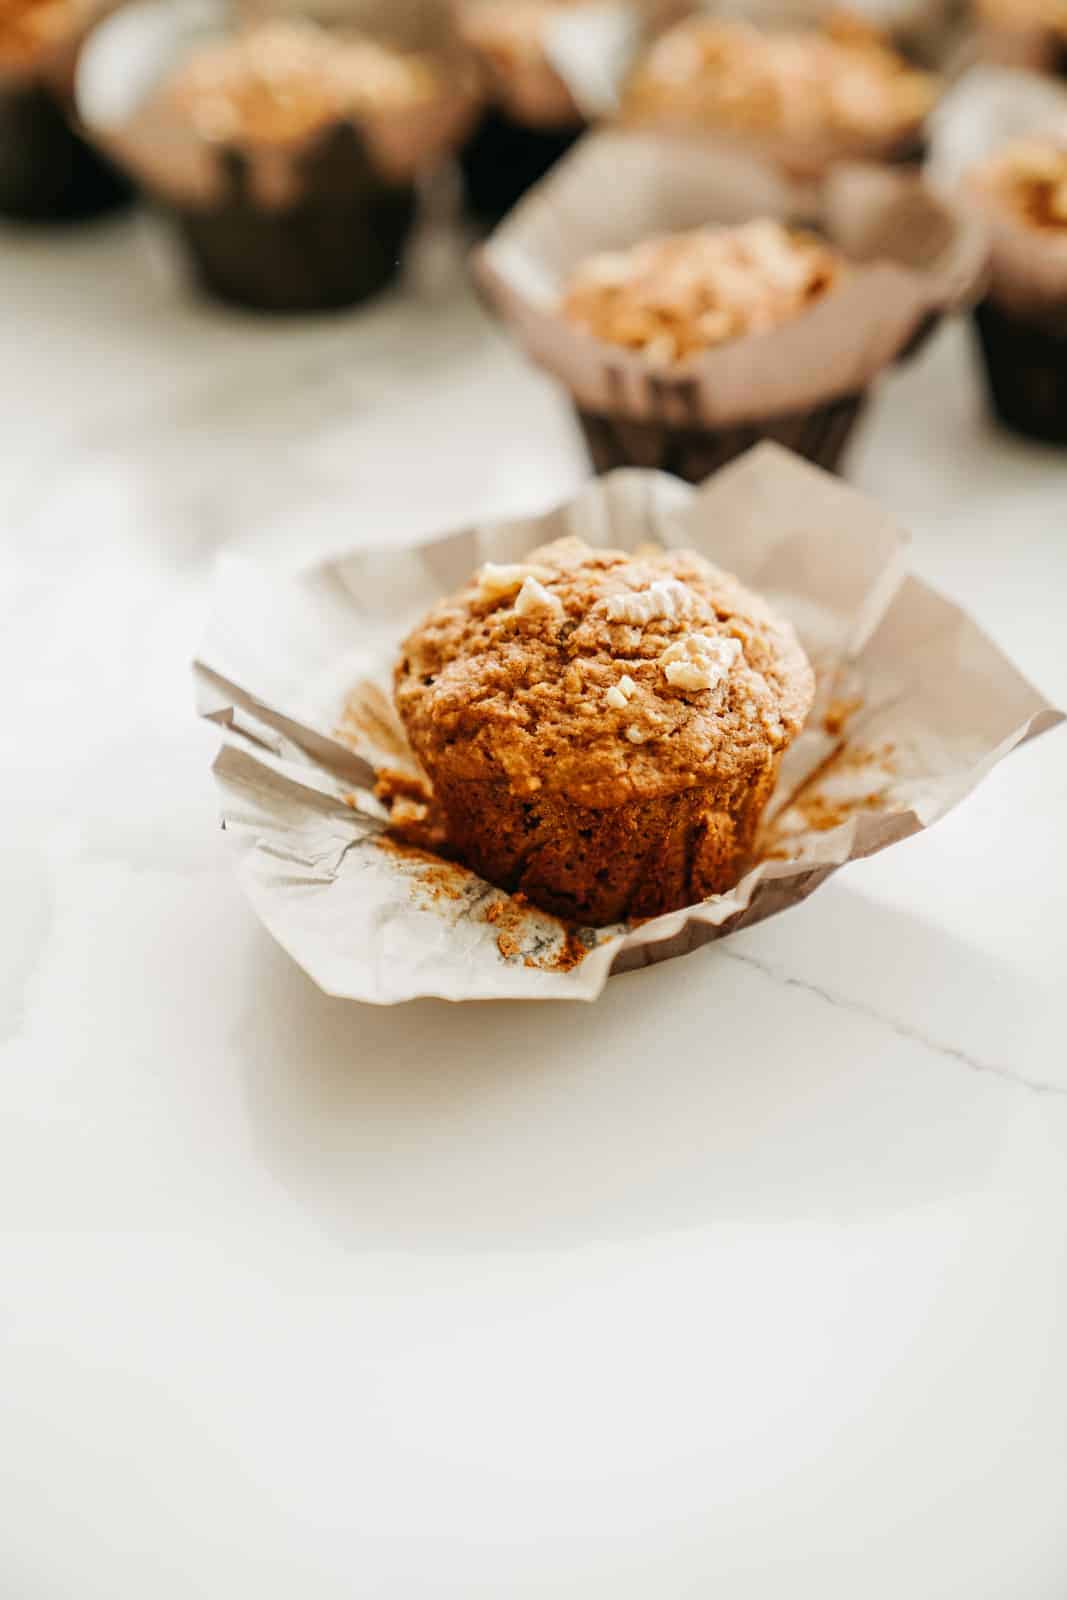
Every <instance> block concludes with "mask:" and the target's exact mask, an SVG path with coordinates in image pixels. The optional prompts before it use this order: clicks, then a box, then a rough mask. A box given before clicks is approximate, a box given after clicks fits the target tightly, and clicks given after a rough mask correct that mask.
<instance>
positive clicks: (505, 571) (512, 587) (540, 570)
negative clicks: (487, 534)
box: [478, 561, 555, 600]
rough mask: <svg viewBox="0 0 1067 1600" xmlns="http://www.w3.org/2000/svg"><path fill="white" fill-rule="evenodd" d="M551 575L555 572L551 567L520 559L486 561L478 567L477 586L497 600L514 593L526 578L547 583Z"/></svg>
mask: <svg viewBox="0 0 1067 1600" xmlns="http://www.w3.org/2000/svg"><path fill="white" fill-rule="evenodd" d="M553 577H555V573H554V572H553V571H552V569H551V567H539V566H532V565H530V564H529V563H527V562H522V561H515V562H505V563H502V564H498V563H497V562H495V561H487V562H486V563H485V565H484V566H483V567H480V568H479V569H478V587H479V589H481V591H482V593H483V594H484V595H485V596H487V597H488V598H489V599H491V600H499V599H503V598H504V597H505V596H507V595H512V594H515V593H516V592H517V591H518V590H519V589H521V588H522V586H523V584H524V583H525V582H526V579H527V578H537V579H538V581H539V582H541V583H547V582H548V581H549V580H550V579H551V578H553Z"/></svg>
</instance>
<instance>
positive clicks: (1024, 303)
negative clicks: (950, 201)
mask: <svg viewBox="0 0 1067 1600" xmlns="http://www.w3.org/2000/svg"><path fill="white" fill-rule="evenodd" d="M936 135H937V137H936V139H935V147H934V162H933V170H934V174H935V177H936V181H937V182H938V183H939V185H940V186H941V187H942V188H944V189H945V190H946V191H950V192H955V193H957V194H958V195H959V196H960V197H961V201H962V203H963V204H964V205H966V206H968V207H970V208H971V209H972V210H973V212H974V214H975V216H977V217H978V218H980V219H981V220H982V222H983V225H984V226H985V227H986V228H987V229H988V232H989V240H990V261H989V273H988V288H989V292H988V295H987V297H986V298H985V299H984V300H983V301H982V302H981V304H980V305H979V306H978V307H977V308H976V310H975V313H974V326H975V332H976V335H977V339H978V346H979V350H980V352H981V355H982V359H983V362H984V366H985V371H986V377H987V382H988V390H989V397H990V401H991V403H992V407H993V410H994V412H995V414H996V416H997V417H998V418H999V419H1000V420H1001V421H1002V422H1003V423H1004V424H1005V425H1006V426H1007V427H1010V428H1012V429H1014V430H1015V431H1016V432H1018V433H1021V434H1025V435H1027V436H1028V437H1030V438H1033V439H1040V440H1043V441H1045V442H1047V443H1052V444H1060V445H1062V444H1067V228H1061V229H1046V228H1037V227H1033V226H1031V225H1030V223H1029V222H1027V221H1026V220H1025V219H1024V218H1022V217H1021V216H1017V215H1016V214H1015V213H1014V211H1013V210H1012V209H1011V207H1010V206H1009V205H1008V204H1007V203H1006V202H1005V201H1004V200H1003V199H1001V198H999V197H998V196H997V195H996V194H995V193H993V192H991V191H990V190H989V189H988V188H987V187H986V185H985V184H984V183H983V182H982V179H981V171H982V168H983V165H984V163H985V162H986V161H987V160H988V159H989V158H990V157H992V156H994V155H995V154H996V152H997V151H998V150H1000V149H1002V148H1003V147H1004V146H1005V145H1006V144H1008V143H1009V142H1011V141H1013V140H1016V139H1019V138H1042V137H1044V136H1046V135H1047V136H1051V137H1053V138H1055V139H1056V140H1057V141H1058V142H1060V143H1062V142H1063V141H1064V140H1065V139H1067V91H1065V89H1064V88H1063V86H1061V85H1059V84H1056V83H1053V82H1052V81H1051V80H1049V79H1046V78H1040V77H1036V76H1035V75H1034V74H1033V73H1030V72H1018V71H1009V70H1006V69H1000V68H994V67H978V68H975V69H974V70H972V71H971V72H970V73H968V74H967V75H966V77H964V78H962V79H961V80H960V82H959V84H957V85H956V87H955V88H954V89H953V91H952V94H951V95H950V96H949V97H948V98H947V100H946V102H945V104H944V106H943V107H942V112H941V117H940V121H939V125H938V127H937V129H936Z"/></svg>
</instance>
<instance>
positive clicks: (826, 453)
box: [561, 218, 863, 481]
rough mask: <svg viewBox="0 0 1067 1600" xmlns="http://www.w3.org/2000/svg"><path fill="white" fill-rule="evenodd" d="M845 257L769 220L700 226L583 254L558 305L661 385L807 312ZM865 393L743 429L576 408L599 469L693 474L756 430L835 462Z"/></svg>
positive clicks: (843, 274) (837, 278)
mask: <svg viewBox="0 0 1067 1600" xmlns="http://www.w3.org/2000/svg"><path fill="white" fill-rule="evenodd" d="M847 275H848V265H847V263H846V260H845V258H844V256H843V255H842V254H841V253H840V252H839V251H837V250H835V249H834V248H833V247H832V246H831V245H829V244H827V243H826V242H825V241H824V240H822V239H820V238H818V237H817V236H816V235H814V234H811V233H805V232H803V231H800V230H797V229H793V228H789V227H787V226H785V225H784V224H783V223H781V222H777V221H774V220H772V219H771V218H758V219H755V220H753V221H751V222H744V223H738V224H736V225H734V226H721V227H707V228H697V229H693V230H691V231H688V232H685V233H679V234H670V235H665V236H663V237H659V238H651V239H646V240H644V241H642V242H641V243H640V244H638V245H636V246H634V247H633V248H632V249H630V250H625V251H612V252H610V253H607V254H600V255H595V256H592V257H590V258H588V259H587V260H585V261H583V262H581V263H580V264H579V265H578V267H577V268H576V269H575V270H574V272H573V273H572V274H571V276H570V278H569V280H568V282H567V284H566V285H565V288H564V292H563V296H562V300H561V310H562V313H563V316H564V318H565V319H566V320H567V322H569V323H570V324H571V325H572V326H574V327H575V328H578V329H580V330H581V331H582V332H584V333H587V334H589V335H591V336H592V337H593V338H595V339H599V340H602V341H603V342H604V343H606V344H609V345H614V346H616V347H617V348H619V349H624V350H631V351H635V352H639V353H640V354H641V355H642V356H644V357H645V358H646V359H647V360H648V361H649V362H650V363H651V364H652V365H654V367H655V368H657V369H659V370H661V371H662V372H663V373H664V376H665V379H666V380H667V381H669V382H674V383H677V382H679V381H681V382H683V383H684V378H685V371H686V366H687V364H688V363H691V361H692V360H693V359H694V358H698V357H699V356H701V355H702V354H704V353H705V352H707V351H709V350H713V349H715V348H717V347H718V346H721V345H724V344H727V343H728V342H730V341H732V340H738V339H750V338H754V337H758V336H759V335H761V334H765V333H768V332H770V331H771V330H772V329H775V328H781V327H783V326H784V325H785V324H787V323H789V322H791V321H792V320H794V319H795V318H797V317H801V316H803V315H805V314H806V313H807V312H808V311H810V310H811V309H812V308H813V307H814V306H815V305H817V304H818V303H819V302H820V301H821V300H823V299H824V298H825V297H826V296H827V295H829V294H832V293H833V292H834V290H835V289H836V288H837V287H839V286H840V285H841V284H842V283H843V282H844V281H845V280H846V278H847ZM862 404H863V400H862V397H861V396H856V395H845V396H839V395H838V396H834V397H833V398H832V399H830V400H829V401H827V402H826V403H825V404H822V405H818V406H814V407H812V408H811V410H809V411H805V412H800V413H795V414H787V415H784V416H776V415H768V416H767V417H766V418H765V419H763V420H762V421H757V420H755V419H753V420H752V421H751V422H749V423H747V424H745V425H744V426H742V427H740V428H738V427H728V428H707V427H705V428H702V427H701V426H700V425H699V422H698V420H697V419H696V418H695V417H685V416H675V417H673V418H664V419H663V420H660V421H658V422H644V423H642V422H637V421H634V420H626V419H622V418H616V417H611V416H607V415H602V414H598V413H596V412H592V411H589V410H585V409H580V410H579V421H580V423H581V425H582V429H583V431H584V433H585V436H586V442H587V444H588V445H589V450H590V454H591V455H592V458H593V463H594V465H595V467H596V468H597V470H598V471H599V472H605V471H609V470H610V469H611V468H612V467H617V466H628V465H647V464H651V462H652V461H653V460H655V462H656V463H657V464H660V465H663V466H667V467H668V468H669V469H670V470H673V471H676V472H679V474H680V475H681V476H683V477H686V478H689V479H690V480H691V481H700V480H701V479H702V478H704V477H706V476H707V474H708V473H709V472H710V471H711V470H713V468H714V467H715V466H716V465H719V464H721V463H722V462H723V461H725V460H728V459H730V458H731V457H732V456H734V455H738V454H740V453H741V452H742V451H743V450H745V449H747V448H748V447H749V446H750V445H751V444H753V443H754V442H755V441H756V440H757V439H759V438H775V439H776V440H777V441H778V442H779V443H780V444H785V445H788V446H789V447H790V448H791V449H794V450H796V451H797V453H798V454H800V455H804V456H806V457H807V458H808V459H809V460H812V461H817V462H818V463H819V464H820V465H821V466H823V467H825V468H826V469H827V470H828V471H833V470H834V469H835V468H836V467H837V466H838V464H839V462H840V459H841V455H842V453H843V451H844V448H845V445H846V444H847V442H848V439H849V436H850V434H851V431H852V427H853V424H854V423H855V421H856V420H857V419H858V417H859V415H860V412H861V409H862Z"/></svg>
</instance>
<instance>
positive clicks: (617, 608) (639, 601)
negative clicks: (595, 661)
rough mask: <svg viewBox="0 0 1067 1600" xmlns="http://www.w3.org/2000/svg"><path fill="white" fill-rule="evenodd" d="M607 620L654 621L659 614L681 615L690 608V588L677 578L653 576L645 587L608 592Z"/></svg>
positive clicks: (668, 615) (662, 615) (691, 604)
mask: <svg viewBox="0 0 1067 1600" xmlns="http://www.w3.org/2000/svg"><path fill="white" fill-rule="evenodd" d="M604 604H605V606H606V607H607V612H608V621H609V622H634V623H642V624H643V623H646V622H654V621H656V620H657V619H658V618H660V617H684V616H686V615H687V614H688V613H689V612H690V611H691V610H692V609H693V595H692V591H691V590H690V589H688V588H687V587H686V585H685V584H684V583H680V582H679V581H678V579H677V578H657V579H656V580H655V581H654V582H653V583H650V584H649V586H648V588H647V589H641V590H637V591H631V592H630V593H629V594H612V595H608V597H607V599H606V600H605V601H604Z"/></svg>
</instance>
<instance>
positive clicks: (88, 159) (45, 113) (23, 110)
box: [0, 84, 132, 222]
mask: <svg viewBox="0 0 1067 1600" xmlns="http://www.w3.org/2000/svg"><path fill="white" fill-rule="evenodd" d="M131 194H132V190H131V188H130V185H129V184H128V183H127V182H126V180H125V179H124V178H122V177H121V176H120V174H119V173H117V172H116V171H115V169H114V168H113V167H112V166H110V165H109V164H108V163H107V162H106V161H105V160H104V159H103V158H102V157H101V156H99V155H98V154H97V153H96V151H95V150H94V149H93V148H92V147H91V146H90V145H89V144H87V143H86V141H85V140H84V139H83V138H82V137H81V136H80V135H79V134H78V133H77V132H76V131H75V130H74V128H72V127H71V124H70V122H69V121H68V119H67V116H66V113H65V112H64V110H63V107H62V106H61V105H60V103H59V101H58V100H57V99H56V97H55V96H54V95H53V94H52V93H51V92H50V90H48V89H46V88H44V87H42V86H41V85H40V84H31V85H28V86H24V87H18V88H15V87H12V86H10V85H9V86H7V87H4V88H0V213H2V214H3V215H4V216H6V217H11V218H14V219H15V220H17V221H21V222H82V221H85V220H87V219H89V218H91V217H97V216H100V215H102V214H103V213H105V212H108V211H113V210H114V209H115V208H116V207H117V206H120V205H124V204H125V203H126V202H127V201H128V200H129V199H130V197H131Z"/></svg>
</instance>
